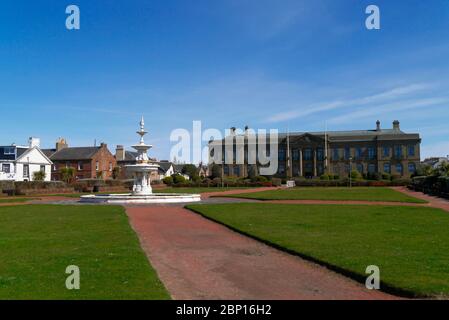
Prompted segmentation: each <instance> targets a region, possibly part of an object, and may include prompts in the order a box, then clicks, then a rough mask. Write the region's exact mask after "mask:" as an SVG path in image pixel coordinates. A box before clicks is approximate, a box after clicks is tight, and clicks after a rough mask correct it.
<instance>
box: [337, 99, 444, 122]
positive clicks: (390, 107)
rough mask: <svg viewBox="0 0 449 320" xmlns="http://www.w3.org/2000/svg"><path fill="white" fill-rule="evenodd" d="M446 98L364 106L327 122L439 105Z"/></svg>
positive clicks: (351, 120) (345, 120) (344, 120)
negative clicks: (372, 106)
mask: <svg viewBox="0 0 449 320" xmlns="http://www.w3.org/2000/svg"><path fill="white" fill-rule="evenodd" d="M448 102H449V99H448V98H429V99H419V100H404V101H400V102H396V103H388V104H385V105H381V106H376V107H375V108H371V107H369V108H364V109H362V110H358V111H353V112H348V113H346V114H345V115H341V116H338V117H334V118H331V119H328V122H329V123H332V124H341V123H351V122H353V121H354V120H357V119H362V118H366V117H371V116H374V115H379V116H381V115H385V114H388V113H394V114H395V115H397V114H398V112H400V111H408V110H413V109H421V108H426V107H431V106H435V105H441V104H444V103H448Z"/></svg>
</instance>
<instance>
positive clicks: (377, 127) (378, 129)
mask: <svg viewBox="0 0 449 320" xmlns="http://www.w3.org/2000/svg"><path fill="white" fill-rule="evenodd" d="M376 131H380V121H379V120H377V121H376Z"/></svg>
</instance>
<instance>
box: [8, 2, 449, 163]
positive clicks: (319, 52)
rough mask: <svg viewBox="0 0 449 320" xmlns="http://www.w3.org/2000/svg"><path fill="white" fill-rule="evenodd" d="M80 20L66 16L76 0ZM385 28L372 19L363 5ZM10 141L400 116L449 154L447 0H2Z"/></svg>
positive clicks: (362, 125) (75, 141) (357, 124)
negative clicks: (375, 11) (142, 124)
mask: <svg viewBox="0 0 449 320" xmlns="http://www.w3.org/2000/svg"><path fill="white" fill-rule="evenodd" d="M69 4H76V5H78V6H79V8H80V10H81V29H80V30H79V31H68V30H67V29H66V28H65V19H66V16H67V15H66V14H65V8H66V6H67V5H69ZM369 4H376V5H378V6H379V7H380V10H381V30H378V31H368V30H367V29H366V28H365V19H366V16H367V15H366V14H365V8H366V7H367V6H368V5H369ZM0 26H1V28H0V98H1V100H0V108H1V124H0V137H1V139H0V144H3V145H5V144H10V143H12V142H15V143H17V144H24V143H26V141H27V138H28V137H29V136H37V137H40V138H41V140H42V144H43V146H44V147H50V146H53V145H54V143H55V141H56V139H57V138H58V137H65V138H66V139H67V140H68V141H69V144H70V145H72V146H82V145H92V144H93V142H94V140H95V139H96V140H97V141H98V142H100V141H105V142H107V143H108V144H109V146H110V149H111V150H114V148H115V145H116V144H124V145H126V146H129V145H131V144H133V143H135V142H136V141H137V136H136V135H135V134H134V132H135V131H136V129H137V123H138V121H139V118H140V115H141V114H143V115H144V116H145V118H146V124H147V127H148V130H149V131H150V134H149V137H148V139H147V140H148V142H150V143H152V144H153V145H154V149H152V151H151V153H150V154H151V155H152V156H157V157H158V158H161V159H166V158H168V156H169V150H170V148H171V146H172V144H171V143H170V141H169V136H170V132H171V131H172V130H173V129H176V128H186V129H190V130H191V128H192V121H193V120H201V121H202V125H203V129H206V128H217V129H220V130H222V131H224V130H225V129H226V128H229V127H231V126H236V127H240V128H243V127H244V126H245V125H249V126H251V127H252V128H266V129H270V128H277V129H279V130H281V131H286V130H287V127H288V128H289V129H290V131H320V130H323V128H324V125H325V124H324V121H325V120H326V121H327V124H328V128H329V130H349V129H370V128H374V127H375V122H376V120H377V119H379V120H380V121H381V122H382V127H384V128H390V127H391V126H392V124H391V123H392V121H393V120H395V119H398V120H400V121H401V128H402V129H403V130H404V131H411V132H419V133H421V135H422V138H423V142H422V156H423V157H426V156H430V155H435V156H442V155H447V154H449V139H448V135H449V126H448V119H449V61H448V57H449V41H448V40H449V2H448V1H447V0H432V1H421V0H403V1H399V0H397V1H380V0H371V1H361V0H307V1H300V0H296V1H293V0H226V1H225V0H222V1H219V0H217V1H209V0H197V1H194V2H192V1H171V0H164V1H137V0H128V1H108V2H106V1H99V0H98V1H92V0H90V1H84V0H77V1H72V2H65V1H61V0H53V1H49V0H42V1H24V0H20V1H4V2H2V10H1V11H0Z"/></svg>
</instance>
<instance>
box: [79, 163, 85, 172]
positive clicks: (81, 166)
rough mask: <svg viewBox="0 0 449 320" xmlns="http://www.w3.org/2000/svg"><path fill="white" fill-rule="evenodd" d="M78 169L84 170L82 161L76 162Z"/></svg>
mask: <svg viewBox="0 0 449 320" xmlns="http://www.w3.org/2000/svg"><path fill="white" fill-rule="evenodd" d="M78 170H79V171H81V170H84V165H83V163H82V162H78Z"/></svg>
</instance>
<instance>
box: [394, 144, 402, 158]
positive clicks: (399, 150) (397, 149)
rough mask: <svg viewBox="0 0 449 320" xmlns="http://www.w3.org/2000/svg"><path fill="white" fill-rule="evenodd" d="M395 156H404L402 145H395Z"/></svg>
mask: <svg viewBox="0 0 449 320" xmlns="http://www.w3.org/2000/svg"><path fill="white" fill-rule="evenodd" d="M394 156H395V157H396V158H401V157H402V146H394Z"/></svg>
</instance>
